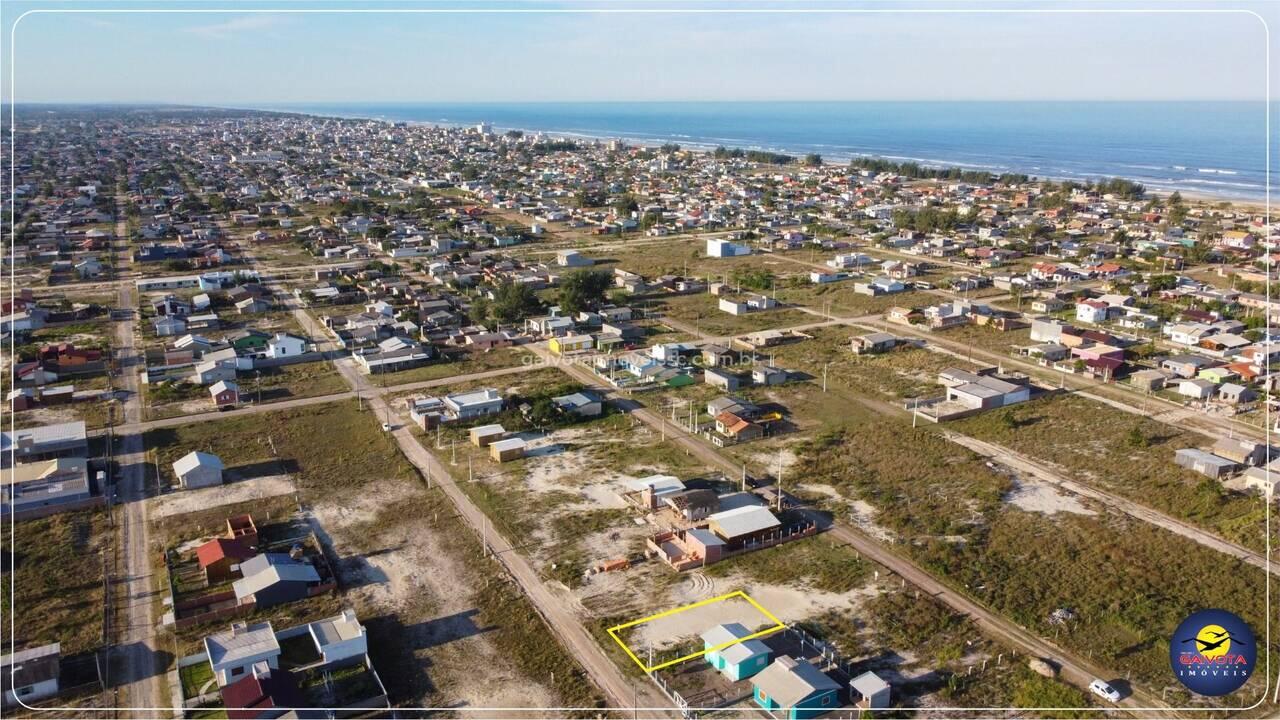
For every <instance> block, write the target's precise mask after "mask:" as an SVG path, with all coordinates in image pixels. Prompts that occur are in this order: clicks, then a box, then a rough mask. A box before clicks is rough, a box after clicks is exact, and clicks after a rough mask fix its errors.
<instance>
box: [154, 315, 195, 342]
mask: <svg viewBox="0 0 1280 720" xmlns="http://www.w3.org/2000/svg"><path fill="white" fill-rule="evenodd" d="M151 325H152V327H153V328H154V329H155V333H156V335H157V336H159V337H169V336H172V335H182V334H183V333H185V332H186V331H187V321H186V320H184V319H182V317H181V316H178V315H161V316H160V317H157V318H156V319H155V320H153V321H152V322H151Z"/></svg>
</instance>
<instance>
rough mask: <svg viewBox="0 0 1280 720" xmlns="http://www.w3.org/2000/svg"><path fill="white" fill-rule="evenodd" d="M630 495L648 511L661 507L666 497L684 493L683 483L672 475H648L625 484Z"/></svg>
mask: <svg viewBox="0 0 1280 720" xmlns="http://www.w3.org/2000/svg"><path fill="white" fill-rule="evenodd" d="M627 488H628V490H629V491H630V492H631V493H634V494H636V495H637V496H638V498H639V500H640V504H641V505H642V506H644V507H646V508H648V509H650V510H657V509H658V508H659V507H661V506H662V504H663V503H664V500H665V498H666V497H667V496H669V495H672V494H674V493H679V492H683V491H684V489H685V488H684V483H683V482H681V481H680V479H679V478H677V477H676V476H674V475H650V476H648V477H642V478H637V479H635V480H631V481H629V482H628V483H627Z"/></svg>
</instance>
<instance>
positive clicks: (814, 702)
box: [751, 655, 840, 720]
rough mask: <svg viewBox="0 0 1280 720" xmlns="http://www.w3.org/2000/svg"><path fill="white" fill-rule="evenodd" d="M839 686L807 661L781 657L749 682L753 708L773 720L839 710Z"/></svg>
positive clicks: (811, 716) (794, 719)
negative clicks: (758, 707)
mask: <svg viewBox="0 0 1280 720" xmlns="http://www.w3.org/2000/svg"><path fill="white" fill-rule="evenodd" d="M839 693H840V685H839V684H838V683H836V681H835V680H832V679H831V678H829V677H827V676H826V674H825V673H823V672H822V671H821V670H819V669H818V668H816V667H814V666H813V665H810V664H809V661H808V660H797V659H795V658H793V657H790V656H787V655H783V656H782V657H780V658H778V659H777V660H774V661H773V664H772V665H770V666H769V667H767V668H765V669H764V670H762V671H761V672H760V673H759V674H758V675H756V676H755V679H753V680H752V681H751V696H752V698H754V699H755V701H756V704H757V705H759V706H760V707H762V708H764V709H765V710H768V711H769V712H770V713H771V714H773V716H774V717H776V718H784V719H785V720H804V719H805V718H815V717H818V716H820V715H825V714H826V713H829V712H831V711H832V710H834V709H836V708H837V707H839V706H840V699H839Z"/></svg>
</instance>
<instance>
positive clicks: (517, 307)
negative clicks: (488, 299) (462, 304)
mask: <svg viewBox="0 0 1280 720" xmlns="http://www.w3.org/2000/svg"><path fill="white" fill-rule="evenodd" d="M493 295H494V298H493V303H492V305H491V306H490V309H489V314H490V315H491V316H492V317H493V319H494V320H497V321H498V322H503V323H514V322H519V321H521V320H523V319H524V318H525V317H527V316H529V315H531V314H533V313H535V312H537V311H538V310H539V309H540V308H541V307H542V303H541V302H540V301H539V300H538V296H537V295H535V294H534V292H533V289H532V288H530V287H529V286H528V285H526V284H524V283H515V282H511V281H510V280H508V281H506V282H503V283H502V284H500V285H498V287H497V289H495V290H494V291H493Z"/></svg>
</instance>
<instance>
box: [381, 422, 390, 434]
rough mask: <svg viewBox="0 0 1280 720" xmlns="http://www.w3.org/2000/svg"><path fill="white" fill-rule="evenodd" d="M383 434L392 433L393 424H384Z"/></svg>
mask: <svg viewBox="0 0 1280 720" xmlns="http://www.w3.org/2000/svg"><path fill="white" fill-rule="evenodd" d="M382 432H391V423H382Z"/></svg>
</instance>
